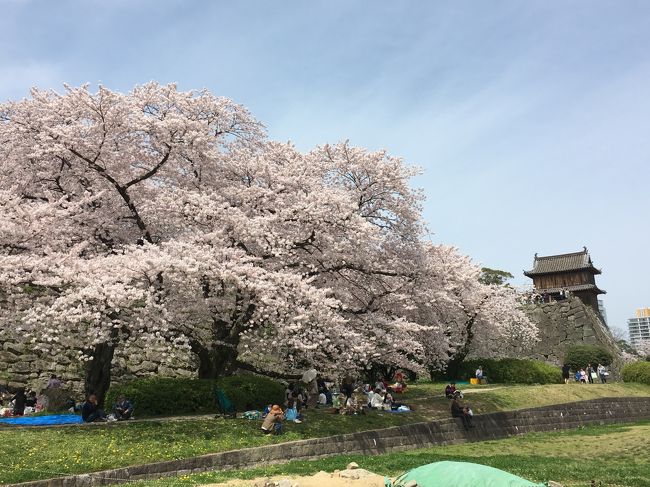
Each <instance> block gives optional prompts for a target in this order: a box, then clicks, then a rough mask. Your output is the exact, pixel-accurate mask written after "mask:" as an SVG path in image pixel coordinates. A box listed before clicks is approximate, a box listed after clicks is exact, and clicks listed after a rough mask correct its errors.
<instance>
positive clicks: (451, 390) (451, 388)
mask: <svg viewBox="0 0 650 487" xmlns="http://www.w3.org/2000/svg"><path fill="white" fill-rule="evenodd" d="M459 392H460V391H459ZM455 393H456V383H455V382H450V383H449V384H447V387H445V397H446V398H447V399H453V398H454V394H455ZM461 397H462V395H461Z"/></svg>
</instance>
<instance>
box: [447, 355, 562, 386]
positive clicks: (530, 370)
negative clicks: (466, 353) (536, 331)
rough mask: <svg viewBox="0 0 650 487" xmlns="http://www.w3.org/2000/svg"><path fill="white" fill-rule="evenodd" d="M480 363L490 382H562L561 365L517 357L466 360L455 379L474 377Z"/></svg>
mask: <svg viewBox="0 0 650 487" xmlns="http://www.w3.org/2000/svg"><path fill="white" fill-rule="evenodd" d="M479 365H481V366H483V371H484V373H485V375H486V377H487V378H488V380H489V381H490V382H498V383H510V384H559V383H561V382H562V371H561V370H560V368H559V367H555V366H553V365H549V364H547V363H545V362H540V361H539V360H522V359H516V358H504V359H472V360H465V361H464V362H463V363H461V364H460V367H459V369H458V373H457V374H456V375H457V377H455V379H457V380H467V379H468V378H470V377H474V373H475V372H476V369H477V368H478V367H479Z"/></svg>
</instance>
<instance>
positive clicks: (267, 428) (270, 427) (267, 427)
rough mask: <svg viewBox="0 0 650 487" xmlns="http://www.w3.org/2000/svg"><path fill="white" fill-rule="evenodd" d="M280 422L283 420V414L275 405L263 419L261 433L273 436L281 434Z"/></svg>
mask: <svg viewBox="0 0 650 487" xmlns="http://www.w3.org/2000/svg"><path fill="white" fill-rule="evenodd" d="M282 420H284V413H283V411H282V408H281V407H280V406H278V405H277V404H275V405H273V407H272V408H271V410H270V411H269V414H267V415H266V417H265V418H264V422H263V423H262V431H263V432H264V434H265V435H269V434H274V435H279V434H280V433H282Z"/></svg>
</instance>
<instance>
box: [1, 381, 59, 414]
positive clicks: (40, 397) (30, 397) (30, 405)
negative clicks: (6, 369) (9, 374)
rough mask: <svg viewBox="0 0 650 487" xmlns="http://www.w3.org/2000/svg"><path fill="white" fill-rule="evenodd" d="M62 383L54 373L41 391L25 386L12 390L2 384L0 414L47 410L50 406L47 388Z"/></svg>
mask: <svg viewBox="0 0 650 487" xmlns="http://www.w3.org/2000/svg"><path fill="white" fill-rule="evenodd" d="M61 384H62V383H61V380H60V379H59V378H58V377H57V376H56V375H52V376H51V377H50V379H49V381H48V382H47V385H46V386H45V387H44V388H43V389H42V390H40V393H37V392H36V391H35V390H33V389H25V388H23V387H21V388H18V389H16V390H14V391H13V392H10V391H9V389H8V388H7V387H5V386H2V385H0V416H3V417H10V416H25V415H30V414H35V413H40V412H41V411H44V410H46V409H47V406H48V397H47V395H46V393H45V391H46V389H57V388H59V387H61Z"/></svg>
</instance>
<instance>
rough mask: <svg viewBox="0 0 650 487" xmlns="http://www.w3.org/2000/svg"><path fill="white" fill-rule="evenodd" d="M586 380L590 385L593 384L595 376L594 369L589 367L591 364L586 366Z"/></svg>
mask: <svg viewBox="0 0 650 487" xmlns="http://www.w3.org/2000/svg"><path fill="white" fill-rule="evenodd" d="M586 372H587V380H588V381H589V383H590V384H593V383H594V375H596V372H595V371H594V368H593V367H592V366H591V364H587V371H586Z"/></svg>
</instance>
